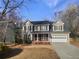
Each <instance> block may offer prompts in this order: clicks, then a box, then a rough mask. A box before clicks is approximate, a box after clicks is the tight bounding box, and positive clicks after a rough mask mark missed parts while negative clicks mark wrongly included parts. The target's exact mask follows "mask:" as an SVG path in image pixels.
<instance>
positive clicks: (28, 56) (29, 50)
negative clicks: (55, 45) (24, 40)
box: [10, 45, 59, 59]
mask: <svg viewBox="0 0 79 59" xmlns="http://www.w3.org/2000/svg"><path fill="white" fill-rule="evenodd" d="M22 47H23V46H22ZM22 49H23V51H22V53H20V54H19V55H16V56H14V57H11V58H10V59H59V57H58V55H57V54H56V52H55V51H54V50H53V49H52V47H51V46H50V45H32V46H24V47H23V48H22Z"/></svg>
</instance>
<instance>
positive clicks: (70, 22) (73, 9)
mask: <svg viewBox="0 0 79 59" xmlns="http://www.w3.org/2000/svg"><path fill="white" fill-rule="evenodd" d="M58 19H61V20H62V21H63V22H64V23H65V27H67V28H68V30H69V31H70V32H71V33H75V34H76V33H77V32H78V29H79V6H78V5H70V6H69V7H68V8H67V9H66V10H64V11H62V12H61V13H60V14H59V17H58Z"/></svg>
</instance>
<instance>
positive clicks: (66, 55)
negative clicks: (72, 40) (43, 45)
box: [52, 43, 79, 59]
mask: <svg viewBox="0 0 79 59" xmlns="http://www.w3.org/2000/svg"><path fill="white" fill-rule="evenodd" d="M52 46H54V49H55V50H56V53H57V54H58V56H59V57H60V59H79V48H77V47H75V46H73V45H71V44H68V43H52Z"/></svg>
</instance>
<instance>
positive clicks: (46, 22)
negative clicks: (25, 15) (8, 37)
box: [31, 21, 51, 25]
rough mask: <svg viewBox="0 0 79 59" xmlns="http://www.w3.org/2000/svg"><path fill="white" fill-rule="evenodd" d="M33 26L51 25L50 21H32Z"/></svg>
mask: <svg viewBox="0 0 79 59" xmlns="http://www.w3.org/2000/svg"><path fill="white" fill-rule="evenodd" d="M31 23H32V24H34V25H38V24H50V23H51V22H50V21H31Z"/></svg>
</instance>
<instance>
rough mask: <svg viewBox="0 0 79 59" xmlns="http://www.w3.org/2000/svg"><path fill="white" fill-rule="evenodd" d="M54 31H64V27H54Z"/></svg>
mask: <svg viewBox="0 0 79 59" xmlns="http://www.w3.org/2000/svg"><path fill="white" fill-rule="evenodd" d="M54 31H63V28H62V26H54Z"/></svg>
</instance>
